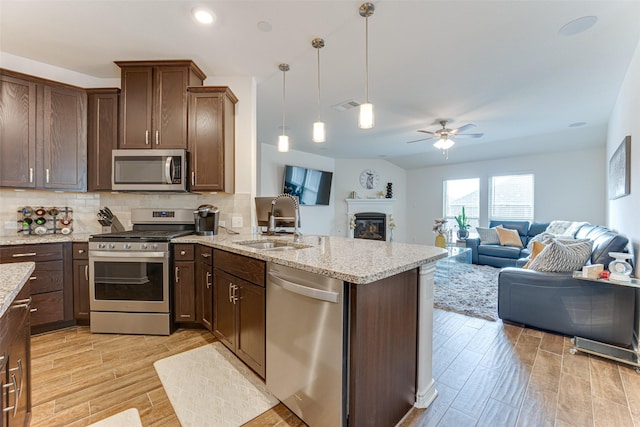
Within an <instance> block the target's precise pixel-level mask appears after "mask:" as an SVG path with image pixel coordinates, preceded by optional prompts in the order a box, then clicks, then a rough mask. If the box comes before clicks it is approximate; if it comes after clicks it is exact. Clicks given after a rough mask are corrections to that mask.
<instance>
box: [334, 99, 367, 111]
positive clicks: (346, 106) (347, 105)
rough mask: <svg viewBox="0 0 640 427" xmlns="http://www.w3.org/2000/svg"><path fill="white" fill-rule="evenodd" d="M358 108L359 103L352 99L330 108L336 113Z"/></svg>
mask: <svg viewBox="0 0 640 427" xmlns="http://www.w3.org/2000/svg"><path fill="white" fill-rule="evenodd" d="M359 106H360V103H359V102H358V101H354V100H353V99H348V100H346V101H344V102H341V103H340V104H336V105H332V106H331V108H333V109H334V110H336V111H347V110H350V109H352V108H355V107H359Z"/></svg>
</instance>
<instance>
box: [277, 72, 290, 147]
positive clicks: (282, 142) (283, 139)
mask: <svg viewBox="0 0 640 427" xmlns="http://www.w3.org/2000/svg"><path fill="white" fill-rule="evenodd" d="M278 68H279V69H280V71H282V135H280V136H279V137H278V151H280V152H281V153H286V152H287V151H289V137H288V136H287V135H286V134H285V127H284V106H285V88H286V87H285V76H286V73H287V71H289V64H280V65H278Z"/></svg>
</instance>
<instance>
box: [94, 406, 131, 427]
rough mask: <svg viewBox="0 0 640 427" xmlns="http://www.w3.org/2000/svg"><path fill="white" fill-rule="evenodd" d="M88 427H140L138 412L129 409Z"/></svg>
mask: <svg viewBox="0 0 640 427" xmlns="http://www.w3.org/2000/svg"><path fill="white" fill-rule="evenodd" d="M89 427H142V422H141V421H140V413H139V412H138V410H137V409H136V408H131V409H127V410H126V411H122V412H118V413H117V414H115V415H112V416H110V417H109V418H105V419H104V420H100V421H98V422H97V423H93V424H90V425H89Z"/></svg>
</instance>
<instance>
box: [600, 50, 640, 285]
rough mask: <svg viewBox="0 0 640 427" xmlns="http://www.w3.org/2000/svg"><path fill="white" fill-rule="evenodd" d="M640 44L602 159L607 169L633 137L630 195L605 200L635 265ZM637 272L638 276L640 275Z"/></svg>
mask: <svg viewBox="0 0 640 427" xmlns="http://www.w3.org/2000/svg"><path fill="white" fill-rule="evenodd" d="M639 118H640V44H638V47H637V48H636V51H635V54H634V56H633V59H632V60H631V64H630V65H629V69H628V70H627V76H626V78H625V80H624V83H623V84H622V87H621V88H620V93H619V95H618V100H617V102H616V105H615V107H614V109H613V112H612V113H611V118H610V120H609V128H608V131H607V152H606V155H605V156H603V160H602V161H603V164H604V166H605V167H606V168H608V162H609V159H610V158H611V155H612V154H613V153H614V152H615V150H616V149H617V148H618V146H619V145H620V143H621V142H622V140H623V139H624V137H625V136H627V135H631V193H630V194H629V195H628V196H625V197H621V198H619V199H615V200H608V198H607V197H606V196H605V197H604V198H603V200H606V201H607V202H606V203H605V206H606V207H607V222H608V226H609V227H610V228H612V229H614V230H617V231H619V232H621V233H623V234H624V235H626V236H627V237H628V238H629V239H630V240H631V242H632V243H633V246H634V249H635V253H636V262H635V265H636V266H638V265H639V264H638V263H639V262H640V259H639V258H638V252H639V245H640V221H638V208H639V207H640V148H638V147H640V145H638V144H639V143H640V120H639ZM637 270H638V269H637V267H636V272H635V276H636V277H638V276H639V274H638V272H637Z"/></svg>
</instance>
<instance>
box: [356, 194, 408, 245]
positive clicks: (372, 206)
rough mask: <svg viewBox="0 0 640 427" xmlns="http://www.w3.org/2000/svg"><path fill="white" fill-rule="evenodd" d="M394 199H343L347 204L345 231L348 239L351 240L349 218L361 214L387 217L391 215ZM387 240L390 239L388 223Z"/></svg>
mask: <svg viewBox="0 0 640 427" xmlns="http://www.w3.org/2000/svg"><path fill="white" fill-rule="evenodd" d="M395 201H396V199H345V202H347V230H349V237H350V238H353V230H352V229H351V227H350V222H351V217H352V216H353V215H355V214H357V213H361V212H380V213H384V214H387V215H392V214H393V202H395ZM386 235H387V240H389V239H390V237H391V233H390V232H389V222H388V221H387V232H386Z"/></svg>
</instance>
